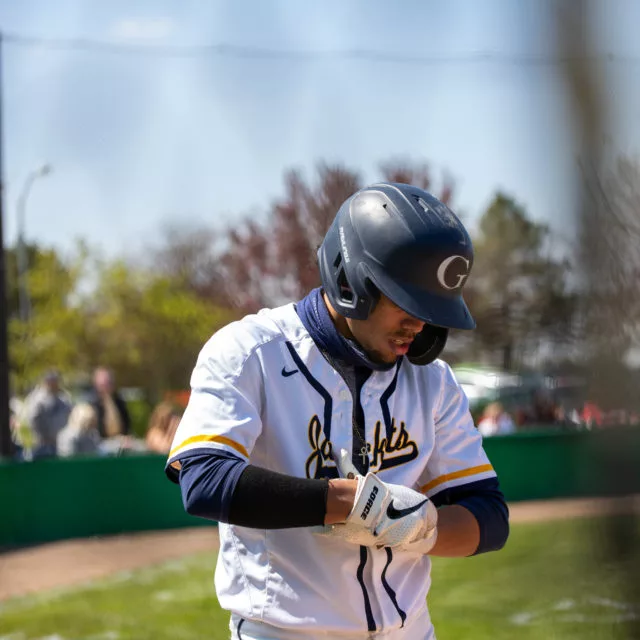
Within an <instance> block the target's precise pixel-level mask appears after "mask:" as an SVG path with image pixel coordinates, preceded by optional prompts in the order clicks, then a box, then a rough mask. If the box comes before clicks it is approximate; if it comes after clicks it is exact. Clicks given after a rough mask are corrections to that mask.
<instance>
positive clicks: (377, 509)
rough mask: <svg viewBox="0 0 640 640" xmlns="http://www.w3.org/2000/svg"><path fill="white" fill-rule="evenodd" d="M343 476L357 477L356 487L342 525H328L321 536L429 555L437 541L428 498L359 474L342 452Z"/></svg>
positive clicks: (434, 517) (435, 519)
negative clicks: (349, 510)
mask: <svg viewBox="0 0 640 640" xmlns="http://www.w3.org/2000/svg"><path fill="white" fill-rule="evenodd" d="M337 462H338V466H339V468H340V471H341V473H342V475H343V476H344V477H351V478H354V477H355V478H356V479H357V480H358V488H357V491H356V497H355V501H354V505H353V508H352V510H351V513H350V514H349V516H348V517H347V519H346V520H345V522H344V523H340V524H333V525H328V526H326V527H324V528H323V530H322V535H326V536H330V537H334V538H340V539H342V540H345V541H346V542H351V543H353V544H359V545H363V546H368V547H371V546H376V547H397V548H398V549H400V550H403V551H411V552H414V553H422V554H424V553H428V552H429V551H430V550H431V548H432V547H433V545H434V544H435V542H436V538H437V523H438V512H437V510H436V508H435V506H434V505H433V503H432V502H431V500H429V498H427V497H425V496H424V495H423V494H422V493H419V492H418V491H414V490H413V489H410V488H409V487H403V486H402V485H398V484H390V483H386V482H383V481H382V480H380V479H379V478H378V477H377V476H376V475H375V474H373V473H368V474H367V475H366V476H362V475H360V474H358V472H357V471H356V470H355V468H354V467H353V465H352V464H351V461H350V456H349V453H348V452H347V451H345V450H344V449H343V450H342V451H341V452H340V458H339V460H338V461H337Z"/></svg>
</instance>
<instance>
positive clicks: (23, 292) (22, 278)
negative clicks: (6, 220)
mask: <svg viewBox="0 0 640 640" xmlns="http://www.w3.org/2000/svg"><path fill="white" fill-rule="evenodd" d="M51 171H52V167H51V165H50V164H43V165H42V166H41V167H38V168H37V169H35V170H34V171H32V172H31V173H30V174H29V175H28V176H27V179H26V180H25V181H24V186H23V187H22V191H21V193H20V197H19V198H18V202H17V206H16V217H17V223H18V245H17V260H18V299H19V305H20V320H22V321H23V322H26V321H27V320H28V319H29V316H30V315H31V303H30V300H29V289H28V287H27V282H26V278H27V271H28V269H29V264H28V262H29V261H28V258H27V247H26V244H25V241H24V227H25V213H26V207H27V198H28V197H29V193H30V192H31V187H32V186H33V183H34V182H35V181H36V180H37V179H38V178H42V177H44V176H46V175H49V174H50V173H51Z"/></svg>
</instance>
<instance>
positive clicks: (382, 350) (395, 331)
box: [347, 294, 424, 364]
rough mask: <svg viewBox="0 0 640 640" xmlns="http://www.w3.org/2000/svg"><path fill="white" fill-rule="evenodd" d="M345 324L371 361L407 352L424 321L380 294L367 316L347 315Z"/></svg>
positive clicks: (395, 358)
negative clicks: (354, 317) (353, 316)
mask: <svg viewBox="0 0 640 640" xmlns="http://www.w3.org/2000/svg"><path fill="white" fill-rule="evenodd" d="M347 326H348V327H349V331H350V332H351V334H352V335H353V337H354V338H355V339H356V340H357V341H358V342H359V343H360V345H361V346H362V347H363V348H364V350H365V351H366V352H367V354H368V356H369V357H370V358H371V359H372V360H373V361H374V362H384V363H389V364H391V363H393V362H395V361H396V360H397V359H398V358H399V357H400V356H404V355H406V353H407V351H409V347H410V345H411V343H412V342H413V339H414V338H415V336H416V334H418V333H420V331H421V330H422V327H424V322H423V321H422V320H418V319H417V318H414V317H413V316H410V315H409V314H408V313H406V312H404V311H403V310H402V309H401V308H400V307H398V306H397V305H395V304H394V303H393V302H391V300H389V298H387V297H386V296H384V295H382V294H381V295H380V300H379V301H378V304H376V306H375V308H374V310H373V313H372V314H371V315H370V316H369V317H368V318H367V319H366V320H353V319H351V318H347Z"/></svg>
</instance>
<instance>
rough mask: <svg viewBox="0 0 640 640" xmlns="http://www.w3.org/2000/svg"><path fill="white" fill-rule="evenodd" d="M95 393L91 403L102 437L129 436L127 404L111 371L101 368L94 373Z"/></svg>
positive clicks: (129, 419)
mask: <svg viewBox="0 0 640 640" xmlns="http://www.w3.org/2000/svg"><path fill="white" fill-rule="evenodd" d="M93 391H94V392H93V394H92V397H91V400H90V401H91V404H92V406H93V408H94V409H95V411H96V416H97V420H98V424H97V427H98V433H99V434H100V437H102V438H114V437H116V436H123V435H129V433H130V431H131V418H130V416H129V411H128V409H127V403H126V402H125V401H124V399H123V398H122V396H121V395H120V393H119V392H118V391H117V389H116V386H115V382H114V379H113V374H112V373H111V371H109V369H105V368H104V367H99V368H97V369H96V370H95V371H94V372H93Z"/></svg>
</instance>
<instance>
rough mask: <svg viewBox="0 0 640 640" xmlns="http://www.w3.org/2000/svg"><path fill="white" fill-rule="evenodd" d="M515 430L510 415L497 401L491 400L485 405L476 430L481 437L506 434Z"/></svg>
mask: <svg viewBox="0 0 640 640" xmlns="http://www.w3.org/2000/svg"><path fill="white" fill-rule="evenodd" d="M515 430H516V427H515V424H514V422H513V420H512V419H511V416H510V415H509V414H508V413H506V412H505V410H504V409H503V407H502V405H501V404H500V403H499V402H492V403H491V404H488V405H487V406H486V407H485V410H484V413H483V415H482V419H481V420H480V422H479V423H478V431H480V433H481V434H482V436H483V437H485V438H486V437H487V436H502V435H507V434H509V433H514V432H515Z"/></svg>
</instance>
